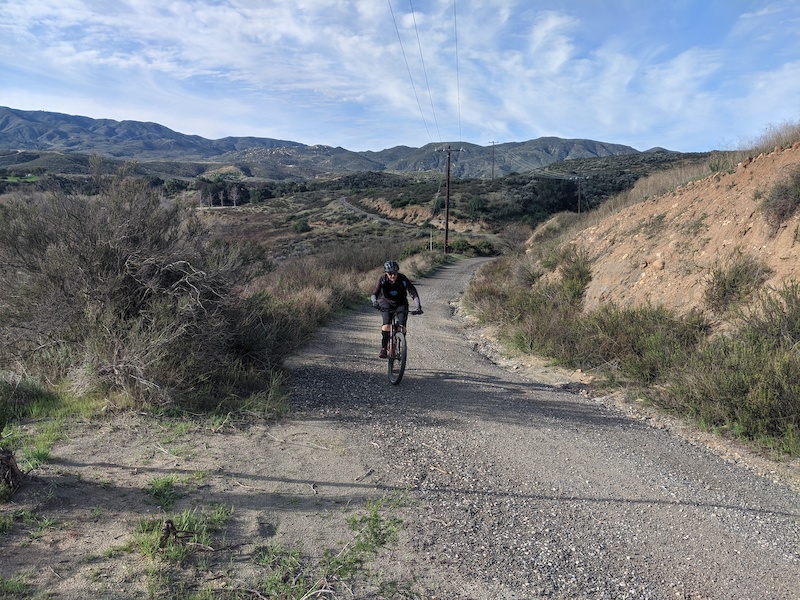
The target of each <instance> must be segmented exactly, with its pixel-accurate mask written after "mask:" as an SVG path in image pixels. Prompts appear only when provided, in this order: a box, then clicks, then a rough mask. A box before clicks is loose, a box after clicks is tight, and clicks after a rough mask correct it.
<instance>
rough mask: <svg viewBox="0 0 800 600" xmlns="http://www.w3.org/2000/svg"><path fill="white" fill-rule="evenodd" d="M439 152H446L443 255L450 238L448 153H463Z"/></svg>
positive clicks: (444, 149) (446, 150)
mask: <svg viewBox="0 0 800 600" xmlns="http://www.w3.org/2000/svg"><path fill="white" fill-rule="evenodd" d="M439 152H447V191H446V193H445V200H444V253H445V254H447V244H448V243H449V238H450V153H451V152H463V150H461V149H459V150H453V149H452V148H450V146H448V147H447V148H442V149H441V150H439Z"/></svg>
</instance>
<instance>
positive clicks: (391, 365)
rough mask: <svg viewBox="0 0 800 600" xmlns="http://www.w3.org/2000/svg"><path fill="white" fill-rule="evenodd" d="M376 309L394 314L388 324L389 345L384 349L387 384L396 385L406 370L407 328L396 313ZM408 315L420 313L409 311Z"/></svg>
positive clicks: (384, 309) (420, 312)
mask: <svg viewBox="0 0 800 600" xmlns="http://www.w3.org/2000/svg"><path fill="white" fill-rule="evenodd" d="M378 309H379V310H380V311H381V312H394V314H393V315H392V319H391V321H390V322H389V326H390V327H389V344H388V345H387V348H386V355H387V356H386V357H387V371H388V375H389V383H391V384H392V385H397V384H398V383H400V380H402V379H403V373H404V372H405V370H406V358H407V356H408V346H407V340H406V329H407V328H406V326H405V325H403V324H402V323H401V322H400V315H399V313H398V312H397V311H391V310H390V309H388V308H383V307H380V306H379V307H378ZM408 314H412V315H419V314H422V311H416V310H414V311H409V313H408Z"/></svg>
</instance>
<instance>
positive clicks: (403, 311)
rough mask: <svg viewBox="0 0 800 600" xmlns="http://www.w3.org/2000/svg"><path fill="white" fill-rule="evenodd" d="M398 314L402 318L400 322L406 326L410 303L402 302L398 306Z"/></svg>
mask: <svg viewBox="0 0 800 600" xmlns="http://www.w3.org/2000/svg"><path fill="white" fill-rule="evenodd" d="M397 316H398V317H399V319H400V323H401V324H402V325H403V327H405V326H406V323H407V322H408V304H400V305H399V306H398V307H397Z"/></svg>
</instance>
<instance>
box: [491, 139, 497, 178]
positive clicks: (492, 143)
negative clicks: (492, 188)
mask: <svg viewBox="0 0 800 600" xmlns="http://www.w3.org/2000/svg"><path fill="white" fill-rule="evenodd" d="M489 143H490V144H491V145H492V181H494V145H495V144H496V143H497V142H489Z"/></svg>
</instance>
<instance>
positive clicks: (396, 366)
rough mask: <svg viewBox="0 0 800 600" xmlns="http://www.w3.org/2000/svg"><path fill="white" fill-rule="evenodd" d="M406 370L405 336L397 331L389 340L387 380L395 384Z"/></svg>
mask: <svg viewBox="0 0 800 600" xmlns="http://www.w3.org/2000/svg"><path fill="white" fill-rule="evenodd" d="M405 370H406V336H405V335H404V334H402V333H400V332H399V331H398V332H397V333H395V334H394V336H393V337H392V339H391V340H389V382H390V383H391V384H392V385H397V384H398V383H400V380H401V379H402V378H403V373H404V372H405Z"/></svg>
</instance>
